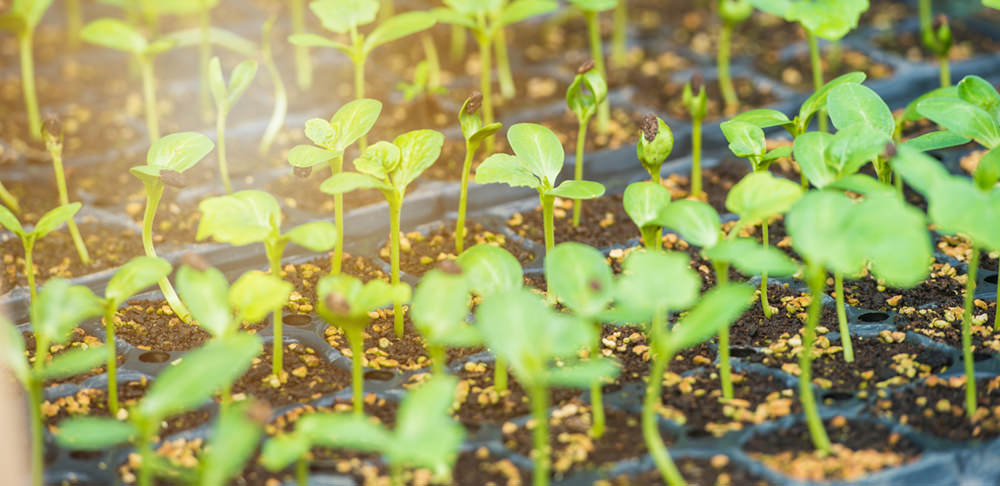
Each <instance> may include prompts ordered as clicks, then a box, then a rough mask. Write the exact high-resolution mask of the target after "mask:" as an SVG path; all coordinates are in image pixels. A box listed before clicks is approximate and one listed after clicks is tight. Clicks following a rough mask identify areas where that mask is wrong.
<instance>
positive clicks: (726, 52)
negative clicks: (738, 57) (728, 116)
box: [716, 22, 740, 113]
mask: <svg viewBox="0 0 1000 486" xmlns="http://www.w3.org/2000/svg"><path fill="white" fill-rule="evenodd" d="M732 38H733V24H732V22H723V23H722V32H720V33H719V52H718V57H717V60H716V62H717V65H718V71H719V89H720V90H721V91H722V99H723V100H724V101H725V103H726V113H736V112H738V111H739V109H740V100H739V97H738V96H737V95H736V88H735V87H733V78H732V76H731V75H730V74H729V62H730V61H729V59H730V57H731V55H732V54H731V45H732Z"/></svg>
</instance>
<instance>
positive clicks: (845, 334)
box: [833, 272, 854, 363]
mask: <svg viewBox="0 0 1000 486" xmlns="http://www.w3.org/2000/svg"><path fill="white" fill-rule="evenodd" d="M833 286H834V292H835V293H836V294H837V295H836V299H837V324H838V326H839V328H840V345H841V347H843V348H844V361H846V362H848V363H853V362H854V345H853V344H852V343H851V329H850V328H849V327H847V309H846V308H845V307H844V276H843V275H842V274H841V273H840V272H833Z"/></svg>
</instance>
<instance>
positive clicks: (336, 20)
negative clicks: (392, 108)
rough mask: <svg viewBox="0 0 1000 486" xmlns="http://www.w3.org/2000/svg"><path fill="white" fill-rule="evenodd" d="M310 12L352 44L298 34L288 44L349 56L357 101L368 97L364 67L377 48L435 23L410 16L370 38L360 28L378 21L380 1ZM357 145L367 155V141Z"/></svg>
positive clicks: (323, 5)
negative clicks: (328, 49)
mask: <svg viewBox="0 0 1000 486" xmlns="http://www.w3.org/2000/svg"><path fill="white" fill-rule="evenodd" d="M309 9H310V10H312V12H313V13H314V14H315V15H316V16H317V17H319V19H320V21H321V22H322V23H323V27H324V28H325V29H327V30H330V31H332V32H335V33H337V34H349V35H350V44H345V43H343V42H338V41H335V40H331V39H327V38H325V37H322V36H320V35H317V34H295V35H292V36H290V37H289V38H288V40H289V41H290V42H291V43H292V44H295V45H297V46H304V47H332V48H334V49H337V50H339V51H341V52H343V53H344V54H346V55H347V56H348V57H349V58H350V59H351V63H353V64H354V99H355V100H361V99H363V98H364V97H365V64H366V62H367V60H368V55H369V54H371V52H372V51H373V50H375V48H377V47H379V46H382V45H384V44H387V43H389V42H392V41H394V40H397V39H401V38H403V37H406V36H409V35H411V34H415V33H417V32H420V31H422V30H426V29H429V28H430V27H431V26H432V25H434V23H435V19H434V16H433V15H431V14H430V13H427V12H420V11H415V12H408V13H404V14H399V15H396V16H393V17H390V18H387V19H383V20H381V21H380V22H379V25H378V26H376V27H375V29H374V30H372V31H371V33H369V34H368V35H365V34H361V33H359V32H358V29H359V28H360V27H363V26H365V25H368V24H370V23H372V22H374V21H375V15H376V14H377V13H378V9H379V2H378V0H352V1H349V2H343V1H342V0H315V1H313V2H311V3H310V4H309ZM358 145H359V146H360V147H361V150H362V151H364V150H365V148H366V147H367V146H368V141H367V140H366V139H365V136H364V135H363V134H362V136H361V139H360V141H359V142H358Z"/></svg>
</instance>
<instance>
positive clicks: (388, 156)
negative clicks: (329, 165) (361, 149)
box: [354, 142, 403, 180]
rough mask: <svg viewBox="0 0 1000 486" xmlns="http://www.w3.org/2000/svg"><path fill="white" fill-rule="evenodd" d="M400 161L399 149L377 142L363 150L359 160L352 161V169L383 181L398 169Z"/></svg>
mask: <svg viewBox="0 0 1000 486" xmlns="http://www.w3.org/2000/svg"><path fill="white" fill-rule="evenodd" d="M402 159H403V155H402V152H400V150H399V147H397V146H395V145H393V144H391V143H389V142H377V143H375V144H374V145H371V146H369V147H368V148H367V149H365V153H364V154H362V156H361V157H360V158H358V159H355V160H354V168H355V169H357V170H358V172H361V173H364V174H368V175H370V176H372V177H374V178H376V179H379V180H384V179H385V178H386V177H387V176H388V175H389V174H392V173H393V171H395V170H396V169H397V168H399V164H400V162H401V161H402Z"/></svg>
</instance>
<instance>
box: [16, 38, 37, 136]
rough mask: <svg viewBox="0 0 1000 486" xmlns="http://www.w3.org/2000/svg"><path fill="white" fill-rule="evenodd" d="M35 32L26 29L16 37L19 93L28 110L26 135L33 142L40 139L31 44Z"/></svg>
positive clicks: (33, 57)
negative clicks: (28, 135) (19, 72)
mask: <svg viewBox="0 0 1000 486" xmlns="http://www.w3.org/2000/svg"><path fill="white" fill-rule="evenodd" d="M34 38H35V32H34V31H33V30H31V29H28V30H27V31H26V32H24V33H23V34H22V35H21V36H19V37H18V39H17V40H18V45H19V47H20V52H21V91H22V92H23V93H24V106H25V108H26V109H27V110H28V133H30V134H31V138H32V139H34V140H41V139H42V117H41V116H40V115H39V114H38V94H37V92H36V91H35V55H34V52H33V51H34V48H33V46H32V43H33V42H34Z"/></svg>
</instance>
